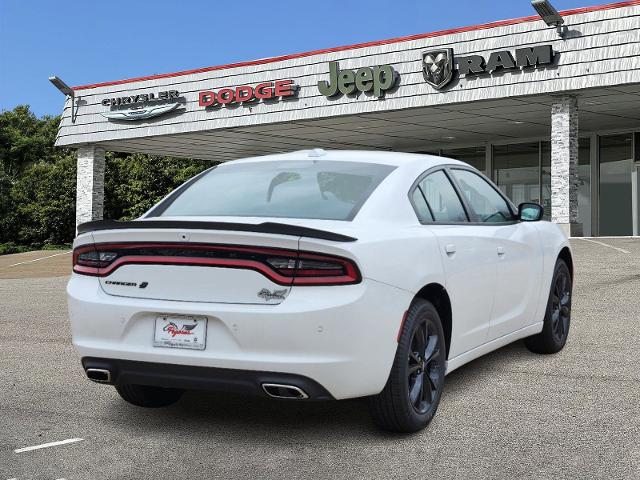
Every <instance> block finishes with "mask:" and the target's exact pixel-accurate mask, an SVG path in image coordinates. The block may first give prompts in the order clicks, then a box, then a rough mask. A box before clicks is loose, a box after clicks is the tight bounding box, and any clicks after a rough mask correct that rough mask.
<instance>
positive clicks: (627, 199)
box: [598, 133, 633, 236]
mask: <svg viewBox="0 0 640 480" xmlns="http://www.w3.org/2000/svg"><path fill="white" fill-rule="evenodd" d="M632 145H633V134H631V133H627V134H623V135H608V136H603V137H600V195H599V196H600V199H599V202H598V203H599V205H598V206H599V215H598V216H599V219H600V231H599V234H600V235H603V236H607V235H612V236H613V235H632V234H633V219H632V195H633V194H632V187H631V178H632V177H631V172H632V169H633V146H632Z"/></svg>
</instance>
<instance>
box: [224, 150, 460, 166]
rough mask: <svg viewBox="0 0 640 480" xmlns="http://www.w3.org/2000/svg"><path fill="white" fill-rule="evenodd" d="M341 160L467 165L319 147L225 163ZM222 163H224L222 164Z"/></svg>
mask: <svg viewBox="0 0 640 480" xmlns="http://www.w3.org/2000/svg"><path fill="white" fill-rule="evenodd" d="M285 160H296V161H304V160H309V161H314V160H325V161H342V162H362V163H378V164H383V165H392V166H395V167H401V166H405V165H412V166H415V165H416V164H418V165H420V166H421V167H424V168H431V167H435V166H437V165H447V164H448V165H450V164H459V165H467V164H466V163H464V162H460V161H458V160H453V159H450V158H446V157H439V156H436V155H424V154H418V153H405V152H382V151H375V150H324V149H320V148H316V149H312V150H298V151H295V152H289V153H277V154H273V155H264V156H259V157H249V158H243V159H238V160H230V161H229V162H225V163H226V164H236V163H253V162H266V161H285ZM223 165H224V164H223Z"/></svg>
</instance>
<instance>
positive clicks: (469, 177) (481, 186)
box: [451, 169, 513, 223]
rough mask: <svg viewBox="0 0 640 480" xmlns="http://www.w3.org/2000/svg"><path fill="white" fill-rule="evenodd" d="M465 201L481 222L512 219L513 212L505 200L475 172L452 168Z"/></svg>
mask: <svg viewBox="0 0 640 480" xmlns="http://www.w3.org/2000/svg"><path fill="white" fill-rule="evenodd" d="M451 171H452V172H453V176H454V177H455V178H456V180H457V181H458V184H459V185H460V189H461V190H462V193H463V195H464V196H465V198H466V200H467V203H468V204H469V206H470V207H471V209H472V210H473V213H475V214H476V217H477V218H476V219H477V221H479V222H483V223H504V222H510V221H512V220H513V213H512V212H511V209H510V208H509V205H508V204H507V202H506V200H505V199H504V198H502V196H501V195H500V194H499V193H498V192H496V190H495V189H494V188H493V187H492V186H491V185H490V184H489V182H487V181H486V180H485V179H484V178H482V177H481V176H480V175H478V174H477V173H474V172H471V171H469V170H459V169H452V170H451Z"/></svg>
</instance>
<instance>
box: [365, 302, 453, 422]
mask: <svg viewBox="0 0 640 480" xmlns="http://www.w3.org/2000/svg"><path fill="white" fill-rule="evenodd" d="M445 362H446V347H445V340H444V331H443V329H442V323H441V322H440V316H439V315H438V311H437V310H436V309H435V307H434V306H433V305H432V304H431V303H430V302H427V301H426V300H416V301H414V302H413V304H412V305H411V307H410V308H409V311H408V312H407V317H406V319H405V321H404V326H403V328H402V332H401V334H400V338H399V341H398V350H397V351H396V356H395V359H394V362H393V366H392V368H391V373H390V374H389V379H388V380H387V384H386V385H385V387H384V389H383V390H382V392H380V393H379V394H378V395H376V396H374V397H371V398H370V399H369V409H370V411H371V416H372V417H373V421H374V422H375V423H376V424H377V425H378V426H379V427H380V428H382V429H384V430H389V431H393V432H403V433H410V432H417V431H418V430H421V429H423V428H425V427H426V426H427V425H428V424H429V422H430V421H431V419H432V418H433V416H434V415H435V413H436V410H437V408H438V404H439V403H440V397H441V395H442V389H443V387H444V374H445Z"/></svg>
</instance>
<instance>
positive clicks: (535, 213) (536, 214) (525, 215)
mask: <svg viewBox="0 0 640 480" xmlns="http://www.w3.org/2000/svg"><path fill="white" fill-rule="evenodd" d="M543 216H544V208H543V207H542V205H540V204H537V203H533V202H525V203H521V204H520V205H518V219H519V220H520V221H521V222H537V221H540V220H542V217H543Z"/></svg>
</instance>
